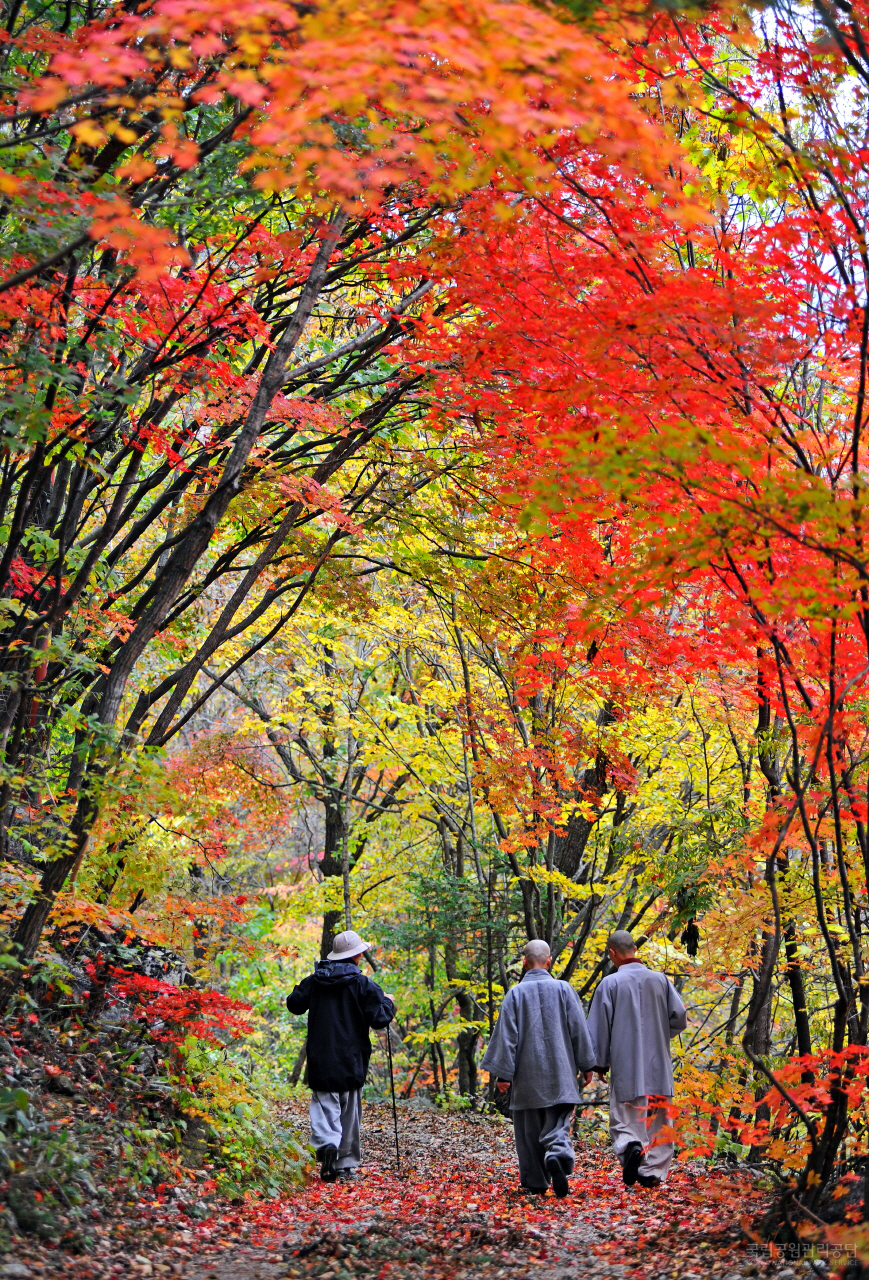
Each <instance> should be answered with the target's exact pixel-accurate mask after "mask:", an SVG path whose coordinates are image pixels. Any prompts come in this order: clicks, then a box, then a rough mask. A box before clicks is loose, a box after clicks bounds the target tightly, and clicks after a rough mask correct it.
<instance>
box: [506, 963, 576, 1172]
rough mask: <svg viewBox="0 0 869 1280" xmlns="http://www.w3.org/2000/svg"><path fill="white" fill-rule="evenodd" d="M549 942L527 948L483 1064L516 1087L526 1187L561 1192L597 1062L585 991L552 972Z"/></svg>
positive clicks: (513, 1106)
mask: <svg viewBox="0 0 869 1280" xmlns="http://www.w3.org/2000/svg"><path fill="white" fill-rule="evenodd" d="M551 966H552V956H551V954H550V951H549V947H548V946H547V944H546V943H545V942H542V941H540V940H535V941H533V942H529V943H528V944H527V946H526V947H525V960H524V970H525V972H524V974H523V976H522V981H521V982H519V983H518V984H517V985H516V986H515V987H511V988H510V990H509V991H508V992H507V994H506V995H505V996H504V1003H503V1004H502V1005H501V1013H500V1016H499V1018H498V1021H497V1022H496V1023H495V1028H494V1031H493V1033H492V1039H491V1040H490V1042H489V1047H488V1049H487V1050H486V1054H485V1056H484V1058H483V1062H482V1066H483V1069H484V1070H486V1071H488V1072H489V1073H490V1074H491V1075H494V1076H495V1077H497V1079H498V1084H497V1088H498V1089H499V1090H501V1091H502V1092H506V1091H507V1089H508V1088H511V1095H510V1110H511V1111H512V1113H513V1132H514V1134H515V1137H516V1156H517V1158H518V1160H519V1181H520V1182H521V1184H522V1186H523V1187H524V1188H525V1190H526V1191H530V1192H531V1193H532V1194H534V1195H545V1194H546V1191H547V1188H548V1187H549V1184H550V1183H551V1184H552V1189H553V1191H554V1192H555V1194H556V1195H557V1196H566V1195H567V1193H568V1191H569V1190H570V1187H569V1184H568V1181H567V1180H568V1177H569V1176H570V1174H571V1173H573V1160H574V1157H573V1143H572V1141H571V1137H570V1121H571V1117H572V1116H573V1108H574V1107H575V1106H576V1104H577V1102H579V1100H580V1092H579V1083H578V1080H577V1076H578V1075H579V1074H580V1072H585V1071H587V1070H588V1069H589V1067H591V1065H592V1063H594V1062H595V1061H596V1058H595V1051H594V1046H593V1044H592V1041H591V1037H590V1036H589V1034H588V1028H587V1027H586V1024H585V1014H584V1013H583V1011H582V1005H581V1003H580V1000H579V996H578V995H577V994H576V992H575V991H574V989H573V987H571V986H570V984H569V983H567V982H559V981H557V980H556V979H555V978H553V976H552V974H551V973H550V972H549V970H550V968H551Z"/></svg>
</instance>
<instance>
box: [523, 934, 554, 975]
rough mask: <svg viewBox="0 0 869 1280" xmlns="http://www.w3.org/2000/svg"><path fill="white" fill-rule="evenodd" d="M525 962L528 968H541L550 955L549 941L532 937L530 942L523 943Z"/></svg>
mask: <svg viewBox="0 0 869 1280" xmlns="http://www.w3.org/2000/svg"><path fill="white" fill-rule="evenodd" d="M523 954H524V956H525V963H526V965H527V966H528V968H529V969H538V968H542V967H543V965H545V964H546V961H547V960H548V959H549V958H550V956H551V955H552V952H551V951H550V950H549V943H548V942H544V941H543V939H542V938H532V940H531V941H530V942H526V943H525V950H524V953H523Z"/></svg>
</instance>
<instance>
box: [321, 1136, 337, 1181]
mask: <svg viewBox="0 0 869 1280" xmlns="http://www.w3.org/2000/svg"><path fill="white" fill-rule="evenodd" d="M317 1159H318V1160H319V1161H320V1177H321V1179H322V1180H323V1182H334V1181H335V1179H336V1178H337V1176H338V1175H337V1173H336V1172H335V1161H336V1160H337V1159H338V1148H337V1147H333V1146H332V1144H331V1143H330V1144H329V1145H328V1146H325V1147H319V1148H318V1149H317Z"/></svg>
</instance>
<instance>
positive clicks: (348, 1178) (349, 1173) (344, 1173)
mask: <svg viewBox="0 0 869 1280" xmlns="http://www.w3.org/2000/svg"><path fill="white" fill-rule="evenodd" d="M335 1177H336V1178H337V1179H338V1181H339V1182H352V1181H353V1179H354V1178H355V1177H356V1170H355V1169H336V1170H335Z"/></svg>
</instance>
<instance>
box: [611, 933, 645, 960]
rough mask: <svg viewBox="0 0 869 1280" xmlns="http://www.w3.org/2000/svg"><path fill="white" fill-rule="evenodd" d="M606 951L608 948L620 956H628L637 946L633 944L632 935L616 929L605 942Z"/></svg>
mask: <svg viewBox="0 0 869 1280" xmlns="http://www.w3.org/2000/svg"><path fill="white" fill-rule="evenodd" d="M606 945H607V949H609V948H610V947H611V948H612V949H613V951H617V952H618V953H619V955H620V956H629V955H630V954H631V952H632V951H636V949H637V944H636V943H635V942H634V938H633V934H630V933H628V931H627V929H616V930H615V932H614V933H611V934H610V936H609V937H608V938H607V940H606Z"/></svg>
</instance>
